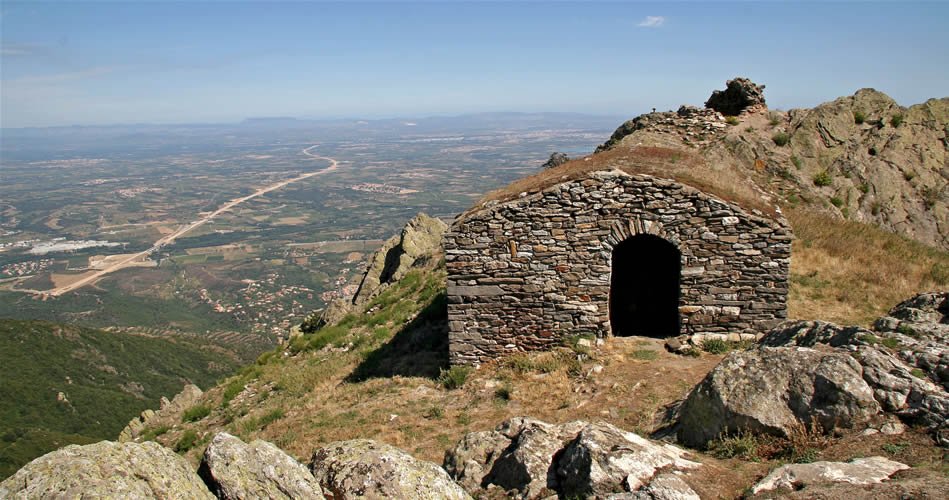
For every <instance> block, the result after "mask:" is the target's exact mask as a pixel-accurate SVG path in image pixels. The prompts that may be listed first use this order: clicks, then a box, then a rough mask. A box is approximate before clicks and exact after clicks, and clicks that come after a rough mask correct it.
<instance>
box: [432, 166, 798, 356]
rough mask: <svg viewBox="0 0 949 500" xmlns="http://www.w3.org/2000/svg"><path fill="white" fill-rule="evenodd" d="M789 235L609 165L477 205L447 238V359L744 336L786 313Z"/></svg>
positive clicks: (781, 226) (774, 221)
mask: <svg viewBox="0 0 949 500" xmlns="http://www.w3.org/2000/svg"><path fill="white" fill-rule="evenodd" d="M561 168H562V167H561ZM563 178H566V177H563ZM791 239H792V236H791V231H790V227H789V225H788V223H787V221H786V220H785V219H784V217H783V216H782V215H781V212H780V210H779V209H777V208H774V210H773V212H772V213H771V215H768V214H766V213H764V212H763V211H761V210H758V209H746V208H743V207H742V206H740V205H739V204H737V203H734V202H728V201H724V200H723V199H721V198H718V197H716V196H713V195H712V194H708V193H706V192H702V191H700V190H698V189H695V188H693V187H690V186H688V185H685V184H683V183H680V182H676V181H673V180H670V179H665V178H660V177H656V176H653V175H646V174H639V173H630V172H627V171H624V170H620V169H608V170H595V171H591V172H587V173H585V174H583V175H582V176H580V177H579V178H574V179H571V180H563V181H562V182H559V183H555V184H553V185H549V186H547V187H543V188H542V189H540V190H538V191H537V192H534V193H527V192H525V193H521V194H520V196H519V197H515V198H514V199H510V200H507V201H498V202H493V204H492V203H488V204H487V205H485V206H482V207H481V208H478V209H475V210H474V211H469V212H468V213H466V214H463V215H462V216H459V218H458V219H456V221H455V222H454V224H453V225H452V227H451V228H450V230H449V232H448V234H447V235H446V238H445V254H446V257H445V258H446V263H447V268H448V319H449V353H450V359H451V363H452V364H479V363H481V362H484V361H487V360H489V359H492V358H497V357H500V356H503V355H506V354H511V353H514V352H520V351H528V350H536V349H543V348H547V347H550V346H552V345H555V344H557V343H559V342H560V341H561V339H562V338H563V337H565V336H569V335H577V334H594V335H596V336H597V337H608V336H611V335H612V336H627V335H644V336H652V337H672V336H677V335H680V334H690V335H696V334H722V335H730V336H731V337H732V338H753V337H754V336H757V335H760V333H761V332H763V331H764V330H767V329H769V328H771V327H773V326H775V325H776V324H777V323H779V322H780V321H782V320H783V319H785V317H786V303H787V292H788V283H787V279H788V265H789V263H790V254H791Z"/></svg>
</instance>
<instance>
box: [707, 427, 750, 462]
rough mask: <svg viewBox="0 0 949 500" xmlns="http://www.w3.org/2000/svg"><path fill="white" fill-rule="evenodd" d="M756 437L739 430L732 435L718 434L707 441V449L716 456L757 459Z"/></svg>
mask: <svg viewBox="0 0 949 500" xmlns="http://www.w3.org/2000/svg"><path fill="white" fill-rule="evenodd" d="M758 445H759V443H758V438H757V437H756V436H755V435H754V434H751V433H746V432H739V433H738V434H736V435H734V436H724V435H722V436H719V438H718V439H716V440H714V441H710V442H709V443H708V451H709V453H711V454H712V455H713V456H715V457H717V458H741V459H744V460H755V461H757V460H758Z"/></svg>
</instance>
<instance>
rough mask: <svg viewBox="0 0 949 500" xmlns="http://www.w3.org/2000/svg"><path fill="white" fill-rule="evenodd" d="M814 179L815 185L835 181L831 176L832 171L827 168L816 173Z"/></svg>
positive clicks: (825, 184)
mask: <svg viewBox="0 0 949 500" xmlns="http://www.w3.org/2000/svg"><path fill="white" fill-rule="evenodd" d="M812 180H813V181H814V185H815V186H818V187H824V186H829V185H831V184H832V183H833V182H834V180H833V178H831V176H830V172H828V171H826V170H821V171H820V172H817V173H816V174H814V178H813V179H812Z"/></svg>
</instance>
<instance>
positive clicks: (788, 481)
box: [751, 457, 909, 494]
mask: <svg viewBox="0 0 949 500" xmlns="http://www.w3.org/2000/svg"><path fill="white" fill-rule="evenodd" d="M906 469H909V466H907V465H904V464H901V463H899V462H894V461H892V460H889V459H887V458H884V457H869V458H858V459H854V460H851V461H850V462H814V463H810V464H789V465H784V466H781V467H778V468H777V469H775V470H774V471H773V472H771V473H770V474H768V475H767V476H765V478H764V479H762V480H761V481H759V482H758V484H756V485H755V486H754V487H753V488H752V490H751V491H752V493H755V494H757V493H760V492H762V491H770V490H775V489H779V488H782V489H786V490H800V489H803V488H806V487H807V486H810V485H815V484H826V483H849V484H873V483H879V482H882V481H885V480H886V479H888V478H889V477H890V476H892V475H893V474H895V473H896V472H898V471H901V470H906Z"/></svg>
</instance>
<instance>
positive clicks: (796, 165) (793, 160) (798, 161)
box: [791, 156, 804, 170]
mask: <svg viewBox="0 0 949 500" xmlns="http://www.w3.org/2000/svg"><path fill="white" fill-rule="evenodd" d="M791 164H793V165H794V168H796V169H798V170H800V169H801V165H803V164H804V162H802V161H801V159H800V158H798V157H797V156H791Z"/></svg>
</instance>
